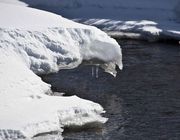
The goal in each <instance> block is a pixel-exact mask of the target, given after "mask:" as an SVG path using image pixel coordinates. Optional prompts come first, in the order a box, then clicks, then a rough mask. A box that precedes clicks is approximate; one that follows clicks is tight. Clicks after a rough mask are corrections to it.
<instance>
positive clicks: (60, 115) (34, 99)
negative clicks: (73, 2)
mask: <svg viewBox="0 0 180 140" xmlns="http://www.w3.org/2000/svg"><path fill="white" fill-rule="evenodd" d="M0 9H1V12H0V20H1V22H0V111H1V115H0V139H13V140H14V139H18V140H19V139H21V138H22V139H23V138H25V137H26V138H31V137H33V136H35V135H37V134H39V133H44V132H51V131H60V133H61V132H62V127H63V126H71V125H77V126H82V125H84V124H87V123H105V122H106V121H107V119H106V118H104V117H102V116H101V114H102V113H104V110H103V108H102V107H101V106H100V105H99V104H96V103H93V102H91V101H87V100H83V99H80V98H78V97H76V96H72V97H56V96H48V95H47V94H48V93H50V92H51V90H50V85H49V84H46V83H44V82H43V81H42V80H41V79H40V78H39V77H38V76H37V75H36V74H43V73H44V74H47V73H50V72H57V71H58V70H60V69H70V68H75V67H77V66H78V65H79V64H81V62H82V61H83V60H88V61H91V60H92V61H93V60H98V61H96V62H95V63H97V62H101V65H102V66H103V68H105V69H106V71H108V72H110V73H112V74H115V65H118V67H119V68H122V62H121V61H122V58H121V57H122V56H121V49H120V46H119V45H118V43H117V42H116V41H115V40H114V39H112V38H110V37H109V36H107V35H106V34H105V33H104V32H102V31H100V30H99V29H97V28H95V27H91V26H86V25H82V24H78V23H75V22H72V21H70V20H67V19H65V18H63V17H61V16H58V15H55V14H52V13H48V12H44V11H40V10H36V9H32V8H28V7H23V6H16V5H12V4H4V3H0ZM92 63H93V62H92ZM35 73H36V74H35ZM46 93H47V94H46Z"/></svg>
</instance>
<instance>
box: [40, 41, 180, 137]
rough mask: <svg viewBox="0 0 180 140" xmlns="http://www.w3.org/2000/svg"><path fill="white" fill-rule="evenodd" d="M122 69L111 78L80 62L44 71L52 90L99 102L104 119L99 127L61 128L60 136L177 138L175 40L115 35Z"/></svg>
mask: <svg viewBox="0 0 180 140" xmlns="http://www.w3.org/2000/svg"><path fill="white" fill-rule="evenodd" d="M119 44H120V45H121V47H122V52H123V64H124V68H123V70H122V71H120V70H118V75H117V77H116V78H114V77H112V76H111V75H109V74H107V73H104V72H103V70H101V69H100V70H99V78H95V77H92V75H91V66H89V65H81V66H79V67H78V68H76V69H72V70H61V71H59V72H58V73H56V74H49V75H46V76H43V80H44V81H46V82H47V83H50V84H51V85H52V88H53V90H54V91H60V92H65V93H66V96H69V95H74V94H76V95H77V96H79V97H81V98H85V99H88V100H92V101H94V102H97V103H99V104H101V105H102V106H103V107H104V109H105V110H106V113H105V114H104V116H105V117H108V118H109V120H108V122H107V123H106V124H104V125H103V126H101V127H100V128H83V129H76V130H75V129H73V130H71V129H65V132H64V133H63V137H64V139H65V140H179V139H180V48H179V47H180V46H178V45H175V44H167V43H148V42H143V41H141V42H139V41H133V40H129V41H126V40H124V41H119Z"/></svg>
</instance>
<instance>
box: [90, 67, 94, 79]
mask: <svg viewBox="0 0 180 140" xmlns="http://www.w3.org/2000/svg"><path fill="white" fill-rule="evenodd" d="M91 74H92V77H94V66H92V73H91Z"/></svg>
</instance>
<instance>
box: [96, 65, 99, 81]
mask: <svg viewBox="0 0 180 140" xmlns="http://www.w3.org/2000/svg"><path fill="white" fill-rule="evenodd" d="M98 77H99V66H98V65H96V78H98Z"/></svg>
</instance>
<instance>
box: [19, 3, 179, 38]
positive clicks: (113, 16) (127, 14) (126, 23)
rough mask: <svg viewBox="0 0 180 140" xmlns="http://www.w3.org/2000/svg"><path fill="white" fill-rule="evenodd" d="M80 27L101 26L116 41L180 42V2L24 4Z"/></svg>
mask: <svg viewBox="0 0 180 140" xmlns="http://www.w3.org/2000/svg"><path fill="white" fill-rule="evenodd" d="M22 1H24V2H26V3H27V4H29V6H32V7H37V8H40V9H44V10H47V11H52V12H55V13H58V14H61V15H63V16H64V17H67V18H70V19H74V20H75V21H79V22H80V23H85V24H88V25H93V26H97V27H98V28H100V29H102V30H104V31H105V32H107V33H108V34H109V35H111V36H113V37H116V38H135V39H145V40H149V41H157V40H166V39H169V40H170V39H174V40H180V23H179V22H178V19H180V10H179V9H180V1H179V0H138V1H134V0H111V1H109V0H99V1H97V0H68V1H67V0H53V1H51V3H49V2H48V1H44V0H22Z"/></svg>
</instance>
